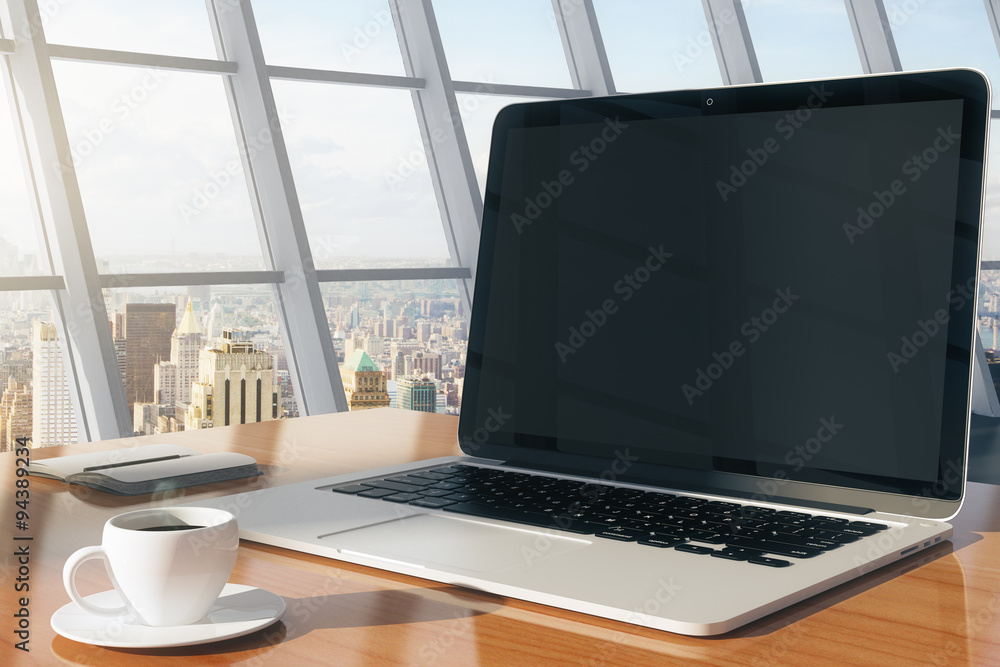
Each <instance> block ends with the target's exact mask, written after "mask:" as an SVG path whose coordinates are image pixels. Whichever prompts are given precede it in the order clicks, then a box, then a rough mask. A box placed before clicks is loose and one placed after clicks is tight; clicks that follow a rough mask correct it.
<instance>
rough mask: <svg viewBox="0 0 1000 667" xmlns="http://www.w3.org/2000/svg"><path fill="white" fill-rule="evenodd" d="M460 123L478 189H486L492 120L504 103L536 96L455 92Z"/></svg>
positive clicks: (481, 191)
mask: <svg viewBox="0 0 1000 667" xmlns="http://www.w3.org/2000/svg"><path fill="white" fill-rule="evenodd" d="M455 97H456V98H457V100H458V108H459V112H460V113H461V116H462V125H463V126H464V127H465V136H466V137H467V139H468V142H469V152H470V153H471V154H472V164H473V165H474V166H475V168H476V179H477V180H478V181H479V193H480V194H484V193H485V192H486V169H487V167H488V166H489V161H490V139H491V138H492V136H493V121H494V120H496V117H497V114H498V113H500V110H501V109H503V108H504V107H505V106H508V105H510V104H517V103H519V102H535V101H538V100H539V99H540V98H536V97H507V96H502V95H479V94H456V95H455Z"/></svg>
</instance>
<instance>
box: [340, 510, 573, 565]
mask: <svg viewBox="0 0 1000 667" xmlns="http://www.w3.org/2000/svg"><path fill="white" fill-rule="evenodd" d="M320 539H321V540H324V541H328V542H329V543H330V544H331V545H332V546H334V547H336V548H337V549H338V550H346V551H352V552H355V553H357V554H361V555H370V556H375V557H376V558H382V559H388V560H391V561H397V562H400V563H404V564H408V565H416V566H425V567H433V566H434V565H441V566H445V567H448V568H455V569H462V570H472V571H474V572H496V571H498V570H505V569H508V568H511V567H516V566H518V565H530V564H531V563H534V562H537V561H539V560H541V559H543V558H551V557H552V556H555V555H558V554H564V553H567V552H569V551H575V550H576V549H580V548H582V547H585V546H587V545H588V544H590V542H589V541H588V540H582V539H576V538H572V537H563V536H561V535H553V534H550V533H544V532H541V531H538V530H532V529H531V528H529V527H525V528H517V527H510V528H508V527H506V526H497V525H494V524H489V523H480V522H478V521H475V520H474V519H463V518H458V517H449V516H439V515H436V514H417V515H415V516H409V517H405V518H402V519H395V520H393V521H387V522H385V523H379V524H375V525H372V526H365V527H363V528H355V529H353V530H346V531H344V532H341V533H331V534H328V535H320Z"/></svg>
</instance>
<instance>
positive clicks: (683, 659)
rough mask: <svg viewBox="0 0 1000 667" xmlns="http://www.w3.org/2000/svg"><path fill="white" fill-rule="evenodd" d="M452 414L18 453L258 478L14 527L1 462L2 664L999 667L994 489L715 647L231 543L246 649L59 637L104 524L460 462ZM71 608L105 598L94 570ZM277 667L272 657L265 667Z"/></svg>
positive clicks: (78, 506) (117, 501)
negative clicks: (907, 552)
mask: <svg viewBox="0 0 1000 667" xmlns="http://www.w3.org/2000/svg"><path fill="white" fill-rule="evenodd" d="M456 427H457V420H456V419H455V418H454V417H446V416H441V415H430V414H423V413H416V412H406V411H402V410H390V409H388V408H386V409H380V410H370V411H365V412H353V413H345V414H338V415H322V416H317V417H305V418H300V419H293V420H284V421H277V422H269V423H264V424H248V425H244V426H232V427H228V428H217V429H211V430H205V431H198V432H188V433H174V434H169V435H164V436H153V437H151V438H129V439H126V440H118V441H105V442H97V443H90V444H87V445H76V446H73V447H59V448H50V449H41V450H33V451H32V456H33V457H34V458H36V459H41V458H47V457H49V456H53V455H65V454H71V453H79V452H82V451H95V450H98V449H114V448H117V447H122V446H125V445H129V444H135V443H139V444H144V443H145V442H150V441H154V442H174V443H177V444H183V445H186V446H190V447H192V448H194V449H198V450H199V451H203V452H214V451H239V452H243V453H246V454H250V455H251V456H254V457H255V458H256V459H257V460H258V462H259V463H260V464H261V467H262V469H263V470H264V475H263V476H262V477H261V478H258V479H257V480H256V481H250V480H236V481H231V482H222V483H217V484H213V485H209V486H202V487H195V488H194V489H180V490H176V491H172V492H169V493H165V494H160V495H155V496H153V497H150V496H135V497H119V496H111V495H108V494H104V493H100V492H97V491H92V490H89V489H86V488H83V487H78V486H75V485H65V484H63V483H61V482H56V481H51V480H45V479H38V478H30V487H29V491H30V503H29V507H28V509H29V516H30V518H29V521H28V523H29V526H28V530H26V531H19V530H17V529H16V527H15V522H16V516H15V512H16V510H17V509H18V508H17V507H16V506H15V504H14V502H15V498H14V490H15V480H16V476H15V457H14V455H13V454H2V455H0V490H2V491H0V494H2V495H0V497H2V499H3V503H4V505H3V509H2V512H0V533H2V535H3V538H2V539H3V544H2V553H3V554H4V558H3V564H4V565H3V570H2V573H0V591H2V592H0V600H2V601H3V605H2V608H0V637H2V638H3V639H2V641H0V663H3V664H7V665H9V664H25V665H27V664H31V665H40V664H71V665H102V666H106V665H130V666H131V665H138V664H146V663H160V662H162V663H169V662H174V663H185V664H190V663H192V662H197V664H234V663H239V664H254V665H257V664H259V665H264V664H272V663H273V664H286V665H300V664H338V665H354V664H365V665H369V664H406V665H411V664H415V665H426V666H430V665H442V666H445V665H463V666H464V665H478V664H482V665H498V664H522V665H561V664H565V665H591V666H593V667H599V666H601V665H609V666H610V665H669V664H684V665H691V664H705V665H774V666H775V667H778V666H783V665H799V664H810V665H813V664H832V665H844V664H850V665H879V666H880V667H884V666H885V665H916V664H931V665H967V664H969V665H1000V533H998V531H1000V517H998V515H997V512H996V511H995V509H996V508H998V507H1000V487H996V486H989V485H984V484H971V485H970V488H969V494H968V499H967V501H966V504H965V508H964V509H963V511H962V513H961V514H960V515H959V517H958V518H957V519H956V520H955V521H953V524H954V526H955V536H954V538H953V539H952V541H951V542H950V543H943V544H941V545H939V546H937V547H934V548H933V549H931V550H928V551H925V552H923V553H921V554H919V555H915V556H913V557H911V558H910V559H907V560H904V561H902V562H901V563H899V564H897V565H894V566H891V567H889V568H887V569H884V570H878V571H876V572H873V573H869V574H867V575H865V576H863V577H861V578H860V579H857V580H855V581H853V582H851V583H848V584H845V585H843V586H840V587H838V588H835V589H833V590H832V591H828V592H827V593H824V594H822V595H819V596H817V597H814V598H812V599H810V600H807V601H805V602H802V603H800V604H797V605H795V606H793V607H790V608H788V609H786V610H785V611H782V612H779V613H777V614H773V615H771V616H769V617H767V618H764V619H762V620H760V621H757V622H754V623H752V624H750V625H748V626H745V627H743V628H741V629H739V630H736V631H734V632H731V633H729V634H726V635H722V636H719V637H715V638H708V639H705V638H693V637H684V636H679V635H672V634H669V633H665V632H660V631H656V630H649V629H645V628H638V627H635V626H631V625H628V624H625V623H619V622H615V621H608V620H604V619H600V618H595V617H591V616H587V615H584V614H579V613H574V612H567V611H562V610H558V609H553V608H550V607H545V606H541V605H536V604H531V603H527V602H521V601H518V600H511V599H506V598H501V597H497V596H492V595H486V594H482V593H475V592H471V591H466V590H463V589H459V588H454V587H451V586H446V585H443V584H439V583H435V582H429V581H423V580H420V579H414V578H412V577H407V576H403V575H397V574H392V573H387V572H382V571H379V570H373V569H370V568H366V567H362V566H357V565H352V564H348V563H339V562H337V561H332V560H329V559H325V558H321V557H318V556H311V555H307V554H300V553H295V552H291V551H286V550H283V549H278V548H275V547H270V546H265V545H260V544H254V543H252V542H243V543H242V544H241V546H240V554H239V557H238V560H237V563H236V568H235V570H234V571H233V575H232V577H231V579H230V580H231V581H233V582H235V583H242V584H252V585H255V586H260V587H262V588H266V589H268V590H270V591H273V592H275V593H277V594H278V595H280V596H282V597H283V598H284V599H285V601H286V603H287V605H288V609H287V611H286V613H285V615H284V617H283V619H282V621H281V622H280V623H278V624H276V625H273V626H271V627H270V628H268V629H266V630H262V631H259V632H257V633H254V634H252V635H248V636H246V637H242V638H237V639H232V640H227V641H223V642H218V643H215V644H208V645H203V646H195V647H188V648H178V649H159V650H146V651H137V650H109V649H104V648H99V647H95V646H88V645H85V644H79V643H76V642H73V641H70V640H67V639H64V638H62V637H59V636H57V635H56V634H55V633H54V632H53V630H52V629H51V628H50V626H49V619H50V618H51V616H52V614H53V613H54V612H55V611H56V610H57V609H58V608H59V607H61V606H62V605H64V604H66V603H67V602H68V601H69V597H68V596H67V595H66V592H65V591H64V590H63V587H62V577H61V572H62V565H63V563H64V562H65V560H66V558H67V557H68V556H69V555H70V554H71V553H72V552H73V551H75V550H76V549H78V548H80V547H83V546H87V545H91V544H98V543H100V539H101V529H102V527H103V524H104V522H105V521H106V520H107V519H108V518H109V517H111V516H113V515H115V514H118V513H121V512H125V511H129V510H132V509H139V508H142V507H146V506H148V505H149V504H150V503H153V504H156V505H172V504H177V503H180V502H188V501H192V500H196V499H199V498H209V497H213V496H219V495H226V494H230V493H237V492H239V491H243V490H248V489H249V488H259V487H261V486H276V485H281V484H290V483H293V482H299V481H304V480H307V479H312V478H317V477H323V476H328V475H334V474H339V473H347V472H352V471H356V470H362V469H365V468H372V467H376V466H382V465H389V464H391V463H399V462H404V461H410V460H418V459H425V458H433V457H435V456H444V455H449V454H454V453H458V452H457V451H456V448H455V445H454V443H455V429H456ZM15 534H17V535H22V536H23V535H30V536H31V537H32V538H33V540H32V541H31V547H30V549H31V552H30V553H31V560H30V564H29V568H30V572H29V578H30V579H29V584H30V592H29V593H27V596H28V598H29V607H28V608H29V613H30V628H29V632H30V643H29V644H28V646H29V647H30V653H27V654H26V653H24V652H22V651H19V650H16V649H15V648H14V641H16V640H17V638H16V637H15V636H13V632H14V630H16V629H17V628H16V627H15V621H16V619H14V617H13V614H14V613H15V612H16V611H17V609H18V597H20V596H22V595H24V594H23V593H15V584H16V583H17V582H16V581H15V578H16V577H17V576H18V575H17V570H18V564H17V563H16V559H15V557H14V556H13V552H14V546H13V545H14V544H15V542H14V540H13V536H14V535H15ZM79 581H80V588H81V592H83V594H84V595H87V594H89V593H95V592H98V591H100V590H105V589H107V588H109V587H110V585H109V583H108V582H107V579H106V575H105V574H104V573H103V572H102V571H101V568H100V566H99V565H93V564H92V565H91V566H85V567H84V568H83V569H82V570H81V572H80V579H79ZM278 661H281V662H280V663H279V662H278Z"/></svg>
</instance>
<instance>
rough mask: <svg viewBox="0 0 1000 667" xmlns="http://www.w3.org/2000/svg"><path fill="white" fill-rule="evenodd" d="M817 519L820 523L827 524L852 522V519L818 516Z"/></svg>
mask: <svg viewBox="0 0 1000 667" xmlns="http://www.w3.org/2000/svg"><path fill="white" fill-rule="evenodd" d="M816 518H817V519H819V520H820V521H825V522H827V523H839V524H845V523H850V522H851V521H850V519H842V518H840V517H839V516H818V517H816Z"/></svg>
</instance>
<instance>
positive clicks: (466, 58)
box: [434, 0, 572, 88]
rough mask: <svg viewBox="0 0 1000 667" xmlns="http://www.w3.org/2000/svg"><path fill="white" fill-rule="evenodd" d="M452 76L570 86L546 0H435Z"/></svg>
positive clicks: (488, 80) (563, 54)
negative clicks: (473, 0) (481, 0)
mask: <svg viewBox="0 0 1000 667" xmlns="http://www.w3.org/2000/svg"><path fill="white" fill-rule="evenodd" d="M434 13H435V17H436V18H437V24H438V29H439V30H440V32H441V42H442V43H443V44H444V51H445V54H446V55H447V58H448V69H449V71H450V72H451V77H452V78H453V79H455V80H456V81H482V82H487V83H512V84H521V85H525V86H528V85H531V86H555V87H560V88H571V87H572V82H571V80H570V78H569V67H568V66H567V64H566V54H565V52H564V51H563V46H562V38H561V37H560V36H559V29H558V28H557V27H556V23H555V17H554V14H553V11H552V2H551V0H507V1H506V2H488V3H487V2H468V1H467V0H435V2H434Z"/></svg>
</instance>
